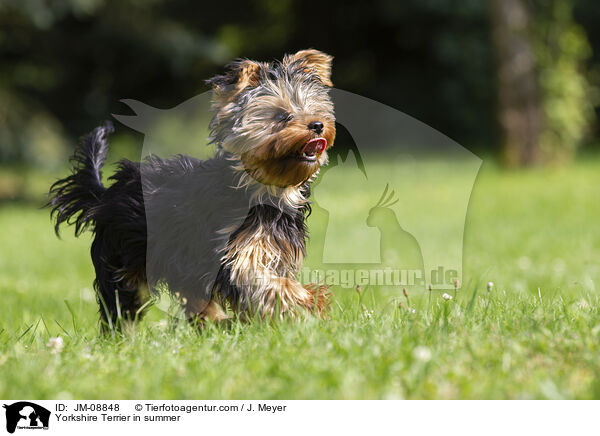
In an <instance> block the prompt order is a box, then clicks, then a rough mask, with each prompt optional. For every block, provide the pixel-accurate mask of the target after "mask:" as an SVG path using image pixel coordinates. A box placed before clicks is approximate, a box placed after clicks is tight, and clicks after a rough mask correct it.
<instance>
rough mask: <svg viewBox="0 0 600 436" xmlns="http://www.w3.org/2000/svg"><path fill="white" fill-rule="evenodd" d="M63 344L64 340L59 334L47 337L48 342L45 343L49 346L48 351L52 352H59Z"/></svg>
mask: <svg viewBox="0 0 600 436" xmlns="http://www.w3.org/2000/svg"><path fill="white" fill-rule="evenodd" d="M64 346H65V341H64V340H63V338H61V337H60V336H57V337H56V338H50V339H48V343H47V344H46V347H48V348H50V353H52V354H57V353H60V352H61V351H62V350H63V348H64Z"/></svg>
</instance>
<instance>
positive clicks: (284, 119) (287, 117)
mask: <svg viewBox="0 0 600 436" xmlns="http://www.w3.org/2000/svg"><path fill="white" fill-rule="evenodd" d="M292 118H294V116H293V115H292V114H288V113H287V112H279V113H278V114H277V115H275V121H277V122H278V123H288V122H290V121H291V120H292Z"/></svg>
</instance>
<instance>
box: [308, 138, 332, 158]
mask: <svg viewBox="0 0 600 436" xmlns="http://www.w3.org/2000/svg"><path fill="white" fill-rule="evenodd" d="M325 147H327V139H325V138H315V139H311V140H310V141H308V142H307V143H306V145H305V146H304V148H303V149H302V153H304V154H308V155H311V154H317V153H321V152H322V151H323V150H325Z"/></svg>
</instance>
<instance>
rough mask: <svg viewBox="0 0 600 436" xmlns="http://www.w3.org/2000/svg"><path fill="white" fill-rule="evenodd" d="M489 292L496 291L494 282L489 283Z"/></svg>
mask: <svg viewBox="0 0 600 436" xmlns="http://www.w3.org/2000/svg"><path fill="white" fill-rule="evenodd" d="M487 290H488V292H492V291H493V290H494V282H488V287H487Z"/></svg>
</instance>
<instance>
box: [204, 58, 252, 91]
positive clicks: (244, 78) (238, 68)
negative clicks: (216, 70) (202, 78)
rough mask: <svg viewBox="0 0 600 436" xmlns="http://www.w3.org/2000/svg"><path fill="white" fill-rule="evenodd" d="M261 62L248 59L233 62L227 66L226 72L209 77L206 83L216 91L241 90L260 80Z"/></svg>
mask: <svg viewBox="0 0 600 436" xmlns="http://www.w3.org/2000/svg"><path fill="white" fill-rule="evenodd" d="M260 69H261V64H260V63H258V62H254V61H251V60H248V59H240V60H236V61H233V62H231V63H230V64H229V65H227V67H226V70H227V71H226V73H225V74H223V75H221V76H215V77H213V78H212V79H208V80H207V81H206V83H208V84H209V85H211V86H212V87H213V89H214V90H216V91H225V92H226V91H234V92H235V93H237V92H239V91H241V90H242V89H244V88H246V87H248V86H256V85H258V81H259V72H260Z"/></svg>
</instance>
